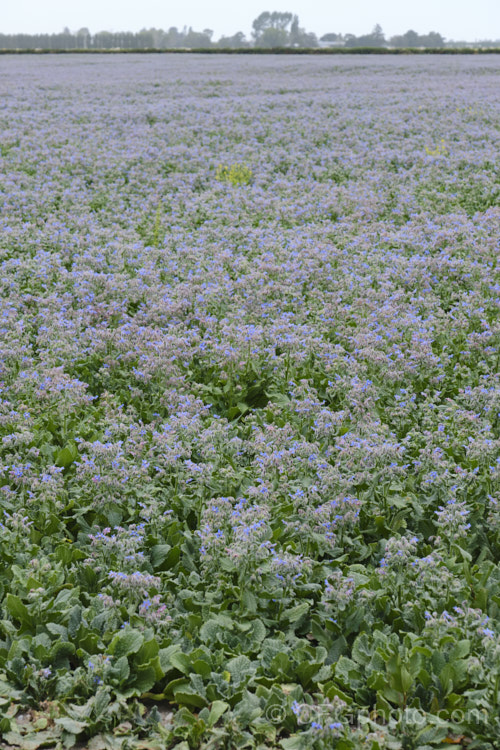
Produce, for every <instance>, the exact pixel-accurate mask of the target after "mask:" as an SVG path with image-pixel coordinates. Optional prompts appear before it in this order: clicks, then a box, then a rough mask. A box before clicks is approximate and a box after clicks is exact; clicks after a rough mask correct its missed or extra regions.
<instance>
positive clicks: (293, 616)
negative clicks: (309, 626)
mask: <svg viewBox="0 0 500 750" xmlns="http://www.w3.org/2000/svg"><path fill="white" fill-rule="evenodd" d="M310 608H311V607H310V604H309V603H308V602H302V604H297V606H296V607H291V609H286V610H285V611H284V612H283V618H284V619H287V620H288V622H297V620H300V618H301V617H303V616H304V615H305V614H307V613H308V612H309V610H310Z"/></svg>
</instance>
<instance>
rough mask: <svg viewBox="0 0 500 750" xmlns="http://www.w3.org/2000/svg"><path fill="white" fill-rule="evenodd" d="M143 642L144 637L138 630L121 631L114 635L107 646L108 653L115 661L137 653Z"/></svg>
mask: <svg viewBox="0 0 500 750" xmlns="http://www.w3.org/2000/svg"><path fill="white" fill-rule="evenodd" d="M143 642H144V636H143V635H142V633H140V632H139V631H138V630H121V631H120V632H119V633H117V634H116V635H115V637H114V638H113V640H112V641H111V643H110V646H109V653H110V654H112V655H113V656H115V657H116V658H117V659H119V658H120V656H129V655H131V654H135V653H137V651H139V649H140V647H141V646H142V644H143Z"/></svg>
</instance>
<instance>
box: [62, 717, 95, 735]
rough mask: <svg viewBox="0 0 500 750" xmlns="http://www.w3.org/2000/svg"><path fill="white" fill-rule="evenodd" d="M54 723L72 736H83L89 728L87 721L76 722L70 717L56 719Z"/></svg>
mask: <svg viewBox="0 0 500 750" xmlns="http://www.w3.org/2000/svg"><path fill="white" fill-rule="evenodd" d="M54 722H55V723H56V724H57V725H58V726H60V727H62V728H63V729H64V730H65V731H66V732H69V733H70V734H81V733H82V732H83V731H84V730H85V729H86V727H87V726H88V724H87V722H85V721H76V719H71V718H70V717H69V716H63V717H62V718H60V719H54Z"/></svg>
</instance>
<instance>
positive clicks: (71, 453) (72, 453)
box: [55, 443, 78, 469]
mask: <svg viewBox="0 0 500 750" xmlns="http://www.w3.org/2000/svg"><path fill="white" fill-rule="evenodd" d="M77 456H78V448H77V447H76V444H75V443H68V444H67V446H66V447H65V448H61V450H60V451H59V452H58V453H57V456H56V461H55V464H56V466H59V467H62V468H63V469H66V468H67V467H68V466H71V464H72V463H73V461H74V460H75V458H76V457H77Z"/></svg>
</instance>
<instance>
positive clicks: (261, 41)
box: [252, 10, 294, 47]
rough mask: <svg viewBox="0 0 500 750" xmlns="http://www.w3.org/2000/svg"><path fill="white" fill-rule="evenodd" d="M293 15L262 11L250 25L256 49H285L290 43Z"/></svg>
mask: <svg viewBox="0 0 500 750" xmlns="http://www.w3.org/2000/svg"><path fill="white" fill-rule="evenodd" d="M293 18H294V16H293V13H279V12H278V11H273V12H272V13H270V12H269V11H267V10H266V11H264V13H261V14H260V16H258V18H256V19H255V21H254V22H253V24H252V29H253V30H252V36H253V38H254V40H255V44H256V45H257V47H286V46H287V45H288V44H289V43H290V27H291V25H292V22H293Z"/></svg>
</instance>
